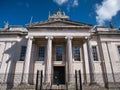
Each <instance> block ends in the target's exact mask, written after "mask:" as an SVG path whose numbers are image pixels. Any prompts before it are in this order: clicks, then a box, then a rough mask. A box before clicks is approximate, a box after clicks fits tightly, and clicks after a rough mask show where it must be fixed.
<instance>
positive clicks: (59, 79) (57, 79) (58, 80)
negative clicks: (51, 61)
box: [53, 66, 65, 85]
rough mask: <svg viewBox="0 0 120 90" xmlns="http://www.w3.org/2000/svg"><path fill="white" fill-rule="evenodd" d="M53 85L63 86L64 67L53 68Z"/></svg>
mask: <svg viewBox="0 0 120 90" xmlns="http://www.w3.org/2000/svg"><path fill="white" fill-rule="evenodd" d="M53 84H57V85H59V84H65V67H63V66H55V67H54V71H53Z"/></svg>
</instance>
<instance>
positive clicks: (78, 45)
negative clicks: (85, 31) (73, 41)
mask: <svg viewBox="0 0 120 90" xmlns="http://www.w3.org/2000/svg"><path fill="white" fill-rule="evenodd" d="M74 47H79V60H75V56H74ZM72 54H73V55H72V56H73V60H74V61H75V62H79V61H82V59H81V47H80V46H79V45H74V46H73V48H72Z"/></svg>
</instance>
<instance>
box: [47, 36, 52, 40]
mask: <svg viewBox="0 0 120 90" xmlns="http://www.w3.org/2000/svg"><path fill="white" fill-rule="evenodd" d="M45 39H50V40H52V39H53V36H46V37H45Z"/></svg>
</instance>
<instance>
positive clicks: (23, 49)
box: [20, 46, 26, 61]
mask: <svg viewBox="0 0 120 90" xmlns="http://www.w3.org/2000/svg"><path fill="white" fill-rule="evenodd" d="M25 54H26V46H22V47H21V53H20V61H24V59H25Z"/></svg>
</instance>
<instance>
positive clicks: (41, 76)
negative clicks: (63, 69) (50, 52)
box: [40, 70, 43, 90]
mask: <svg viewBox="0 0 120 90" xmlns="http://www.w3.org/2000/svg"><path fill="white" fill-rule="evenodd" d="M42 80H43V71H42V70H41V75H40V90H42Z"/></svg>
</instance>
